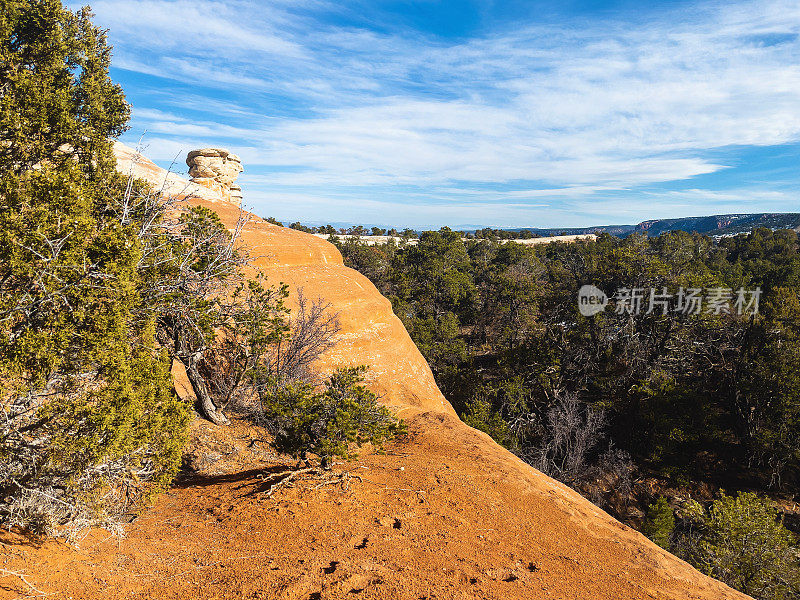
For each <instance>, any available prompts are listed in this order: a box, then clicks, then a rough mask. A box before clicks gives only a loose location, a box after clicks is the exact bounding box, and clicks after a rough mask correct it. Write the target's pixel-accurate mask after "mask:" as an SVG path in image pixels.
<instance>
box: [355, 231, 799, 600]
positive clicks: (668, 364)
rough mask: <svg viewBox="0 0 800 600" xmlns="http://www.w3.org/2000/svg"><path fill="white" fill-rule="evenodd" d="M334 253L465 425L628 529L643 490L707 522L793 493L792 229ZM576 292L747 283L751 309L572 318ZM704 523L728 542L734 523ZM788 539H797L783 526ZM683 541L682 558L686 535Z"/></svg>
mask: <svg viewBox="0 0 800 600" xmlns="http://www.w3.org/2000/svg"><path fill="white" fill-rule="evenodd" d="M339 247H340V249H341V250H342V253H343V254H344V256H345V260H346V263H347V264H348V265H350V266H352V267H354V268H356V269H358V270H359V271H361V272H362V273H364V274H365V275H366V276H367V277H369V278H370V279H371V280H372V281H373V282H374V283H375V285H376V286H377V287H378V288H379V289H380V290H381V292H382V293H383V294H384V295H386V296H387V297H389V298H390V299H391V300H392V303H393V306H394V309H395V312H396V314H397V315H398V316H399V317H400V318H401V319H402V321H403V322H404V324H405V325H406V327H407V329H408V331H409V332H410V333H411V335H412V337H413V338H414V341H415V342H416V343H417V345H418V347H419V348H420V350H421V351H422V352H423V354H424V355H425V357H426V358H427V359H428V361H429V362H430V364H431V366H432V368H433V370H434V374H435V376H436V379H437V383H438V384H439V386H440V387H441V389H442V390H443V392H444V393H445V395H446V397H447V398H448V399H449V400H450V402H451V403H452V404H453V405H454V406H455V407H456V409H457V410H458V412H459V413H460V414H461V415H462V417H463V419H464V420H465V421H466V422H467V423H468V424H470V425H472V426H473V427H476V428H478V429H481V430H483V431H486V432H487V433H489V434H490V435H492V436H493V437H494V438H495V440H497V441H498V442H499V443H501V444H503V445H505V446H506V447H507V448H509V449H510V450H512V451H514V452H515V453H517V454H518V455H519V456H520V457H522V458H523V459H524V460H526V461H527V462H529V463H530V464H531V465H533V466H535V467H536V468H538V469H540V470H542V471H544V472H545V473H547V474H549V475H551V476H553V477H556V478H558V479H560V480H562V481H564V482H565V483H567V484H569V485H571V486H573V487H575V488H576V489H578V490H579V491H581V492H582V493H583V494H584V495H585V496H586V497H587V498H589V499H591V500H592V501H594V502H595V503H597V504H599V505H601V506H602V507H604V508H606V509H608V510H610V511H611V512H613V513H615V514H616V515H617V516H619V517H620V518H621V519H623V520H626V521H627V522H628V523H630V524H632V525H634V526H637V527H642V526H643V522H644V521H645V520H646V519H644V513H645V511H646V510H647V507H648V506H649V505H650V504H652V503H654V502H657V501H658V495H659V493H658V490H662V491H663V492H664V494H667V490H672V492H671V494H672V495H671V496H670V502H671V504H669V505H668V506H669V511H673V510H675V511H678V510H680V502H679V501H678V500H677V498H686V497H687V496H689V497H695V498H698V499H700V500H703V501H704V503H705V504H706V505H707V506H709V507H712V508H711V514H718V513H719V510H722V508H719V510H718V509H716V508H713V506H715V505H713V504H712V502H714V501H716V500H719V501H720V502H723V500H721V498H723V497H722V496H717V497H716V500H715V495H714V493H715V492H714V491H715V490H716V493H717V494H722V493H723V490H726V491H727V490H741V491H749V492H757V493H760V494H761V495H762V497H765V496H766V497H770V498H773V499H775V500H780V499H791V498H793V497H795V495H796V494H797V493H798V491H799V490H800V488H798V485H800V454H798V449H799V448H800V444H798V442H799V441H800V440H798V438H797V432H798V425H800V421H798V419H799V418H800V400H799V399H798V395H797V390H798V383H800V382H799V381H798V379H797V376H798V371H797V369H796V364H797V356H798V352H800V345H798V339H799V338H798V334H800V329H799V327H800V321H799V320H798V319H799V318H800V304H799V303H798V291H799V290H800V287H798V286H800V283H799V282H800V279H798V277H800V245H799V244H798V237H797V234H796V233H795V232H794V231H789V230H783V231H770V230H766V229H760V230H756V231H755V232H753V233H751V234H747V235H740V236H737V237H732V238H726V239H723V240H721V241H719V242H715V241H713V240H712V239H710V238H708V237H703V236H700V235H692V234H687V233H682V232H674V233H669V234H664V235H662V236H660V237H657V238H647V237H645V236H640V235H632V236H629V237H627V238H624V239H619V238H615V237H612V236H610V235H607V234H603V235H601V236H600V237H599V238H598V239H597V240H596V241H588V240H580V241H577V242H575V243H572V244H565V243H552V244H548V245H542V246H523V245H521V244H515V243H500V241H499V240H497V239H483V240H467V241H463V240H462V238H461V235H460V234H459V233H457V232H454V231H451V230H449V229H447V228H444V229H442V230H439V231H431V232H424V233H422V234H421V236H420V240H419V244H418V245H416V246H407V245H402V244H393V243H389V244H386V245H377V246H367V245H365V244H361V243H359V242H358V240H356V239H350V240H347V241H346V242H344V243H341V242H340V243H339ZM587 283H591V284H595V285H598V286H600V287H602V288H604V289H605V291H606V292H607V293H608V294H609V295H613V294H614V292H615V291H616V290H617V289H619V288H640V289H643V290H647V291H648V292H649V290H650V289H651V288H652V289H655V290H658V291H661V290H663V289H664V288H667V289H669V290H673V291H674V290H677V289H679V288H684V289H689V288H698V289H707V288H724V289H732V290H736V289H739V288H746V289H755V288H757V287H760V289H761V290H762V296H761V305H760V310H759V312H758V313H757V314H743V315H738V314H736V311H733V310H731V311H730V313H727V312H721V313H720V314H715V313H714V312H713V311H711V312H709V311H706V310H702V311H701V312H700V313H699V314H687V312H686V311H684V312H680V311H676V308H677V307H676V306H675V305H674V302H675V299H674V298H673V300H672V302H673V304H672V305H669V306H665V307H664V308H663V310H661V309H660V308H659V307H656V310H652V311H648V310H647V308H648V307H647V300H646V298H645V300H644V301H643V306H642V310H641V311H638V313H637V312H635V311H622V312H621V314H617V312H616V311H615V310H613V309H612V308H611V307H609V308H608V309H607V310H606V311H604V312H601V313H600V314H597V315H595V316H592V317H585V316H582V315H581V314H580V312H579V310H578V290H579V288H580V287H581V286H582V285H584V284H587ZM662 313H663V314H662ZM747 498H748V501H751V499H750V497H747ZM759 501H761V500H759ZM725 502H727V500H726V501H725ZM752 502H755V500H752ZM763 502H767V501H766V500H764V501H763ZM660 506H662V508H663V505H660ZM719 506H722V505H719ZM725 506H727V504H726V505H725ZM773 516H775V518H776V519H777V516H776V515H773ZM709 518H710V517H709ZM704 522H705V521H704ZM715 523H716V525H715V526H714V527H717V528H722V529H725V528H727V527H729V524H730V523H732V521H730V520H729V521H725V523H728V524H723V522H722V521H719V522H717V521H715ZM776 523H777V520H776ZM786 525H787V526H788V527H789V528H795V529H796V527H797V523H794V522H792V521H791V515H789V516H788V517H787V522H786ZM730 526H731V527H732V525H730ZM776 526H777V525H776ZM781 527H783V525H781ZM782 531H785V532H786V533H785V535H786V536H787V537H786V539H787V540H792V541H791V542H787V543H789V546H790V547H791V548H794V549H793V550H790V551H788V554H787V556H790V555H792V553H794V556H795V558H793V559H791V560H789V559H787V560H789V562H787V563H786V565H789V564H792V565H795V566H794V567H792V568H796V564H797V563H796V562H792V561H796V552H797V547H796V546H793V544H795V543H796V542H795V541H793V540H794V538H793V537H792V534H790V533H788V531H787V530H782ZM715 535H716V534H715ZM781 535H784V534H781ZM653 537H654V539H656V540H657V541H658V542H659V543H662V544H664V545H668V546H669V547H670V548H672V549H674V550H675V551H678V549H677V547H676V546H674V545H669V544H667V542H665V541H664V538H663V536H662V535H661V534H657V535H656V534H654V536H653ZM682 539H683V540H684V541H683V542H681V545H682V546H685V545H686V544H687V543H688V541H687V540H690V539H693V538H682ZM709 539H710V538H709ZM715 539H716V538H715ZM714 543H716V542H713V543H712V542H710V541H708V540H706V541H704V542H703V543H702V544H700V542H698V544H699V545H697V544H696V545H695V549H694V550H693V551H692V552H695V551H696V552H699V554H693V553H692V552H688V553H685V554H684V555H685V556H687V557H688V558H689V559H690V560H691V561H692V562H693V563H694V564H696V565H698V566H700V567H702V568H704V569H705V570H706V571H708V572H712V573H714V574H716V575H717V576H722V575H721V573H722V572H723V568H722V567H719V566H712V565H711V562H714V560H716V559H712V558H711V557H712V555H713V556H716V554H715V552H716V551H711V550H710V549H711V547H712V546H713V545H714ZM698 548H700V550H698ZM703 549H705V550H703ZM744 554H747V552H746V551H743V552H742V556H744ZM701 555H702V558H701ZM730 560H734V559H730ZM741 560H744V559H743V558H742V559H741ZM708 561H711V562H708ZM715 564H716V563H715ZM725 568H726V569H727V568H728V567H725ZM790 570H791V569H790V568H789V566H786V567H785V569H783V570H782V572H783V574H784V575H785V574H787V573H788V572H789V571H790ZM726 572H727V571H726ZM724 579H725V580H726V581H729V582H732V585H735V586H738V587H739V588H740V589H751V588H750V587H748V586H746V585H745V584H744V583H742V582H741V581H740V580H737V579H736V578H735V577H733V576H729V575H726V576H725V577H724ZM776 585H777V584H776ZM795 585H796V584H795ZM778 589H781V590H783V591H782V592H780V593H779V592H778V591H775V590H778ZM790 589H791V590H792V591H791V593H794V594H796V593H797V588H796V587H794V588H791V587H780V586H778V587H775V588H770V587H769V586H766V587H764V588H763V590H761V591H758V592H757V593H756V592H753V593H755V594H756V596H757V597H763V598H780V597H784V596H781V595H780V594H781V593H786V594H789V593H790V592H787V591H786V590H790ZM769 590H772V591H769ZM787 597H788V596H787Z"/></svg>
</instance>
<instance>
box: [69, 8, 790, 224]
mask: <svg viewBox="0 0 800 600" xmlns="http://www.w3.org/2000/svg"><path fill="white" fill-rule="evenodd" d="M75 6H77V5H72V7H73V8H74V7H75ZM92 8H93V9H94V12H95V13H96V17H95V21H96V22H97V23H98V24H99V25H101V26H103V27H106V28H108V29H109V30H110V31H109V38H110V41H111V43H112V44H113V45H114V63H113V64H114V65H115V66H114V68H113V69H112V76H113V77H114V78H115V79H116V80H117V81H119V82H120V83H122V85H123V87H124V89H125V91H126V94H127V97H128V99H129V101H130V102H131V103H132V105H133V120H132V128H131V131H130V132H129V133H128V134H126V136H125V137H124V138H123V141H125V142H127V143H129V144H131V145H135V144H136V143H137V142H138V140H139V138H140V136H142V134H143V133H145V132H146V133H145V134H144V138H143V143H144V145H145V146H146V150H145V153H146V154H147V155H148V156H150V157H151V158H153V159H154V160H156V162H158V163H159V164H161V165H162V166H165V167H167V166H169V164H170V163H171V162H172V159H173V158H175V157H176V156H177V157H178V162H177V165H176V170H178V171H179V172H181V173H183V172H185V165H184V163H183V159H184V158H185V154H186V152H188V151H189V150H191V149H194V148H199V147H207V146H221V147H225V148H229V149H230V150H231V151H233V152H235V153H237V154H239V155H241V156H242V159H243V162H244V166H245V173H243V174H242V176H241V177H240V183H241V185H242V188H243V191H244V197H245V204H246V205H247V206H248V207H251V208H252V209H253V210H254V211H255V212H256V213H258V214H260V215H263V216H268V215H272V216H275V217H278V218H280V219H283V220H289V221H294V220H300V221H302V222H305V223H318V222H329V221H330V222H343V221H344V222H357V223H370V224H373V223H374V224H383V225H392V226H398V227H405V226H411V227H426V228H427V227H438V226H441V225H450V226H456V227H461V226H468V225H491V226H504V227H512V226H534V227H536V226H541V227H550V226H582V225H584V226H586V225H598V224H610V223H637V222H639V221H641V220H644V219H651V218H667V217H679V216H694V215H705V214H719V213H729V212H762V211H786V212H798V211H800V169H798V167H800V3H798V2H797V0H757V1H749V2H736V1H726V2H687V1H681V0H673V1H663V2H642V1H641V0H639V1H638V2H635V1H632V0H630V1H628V0H625V1H622V0H620V1H617V2H599V1H595V2H590V1H588V0H587V1H578V0H575V1H570V0H562V1H560V2H556V1H552V2H544V1H540V2H537V1H529V2H523V1H519V0H506V1H500V0H498V1H488V0H487V1H478V0H474V1H464V2H445V1H435V0H418V1H401V0H395V1H381V0H361V1H348V0H337V1H333V2H328V1H327V0H291V1H290V0H285V1H284V0H277V1H275V2H251V1H229V0H176V1H166V0H99V1H97V2H94V3H93V4H92Z"/></svg>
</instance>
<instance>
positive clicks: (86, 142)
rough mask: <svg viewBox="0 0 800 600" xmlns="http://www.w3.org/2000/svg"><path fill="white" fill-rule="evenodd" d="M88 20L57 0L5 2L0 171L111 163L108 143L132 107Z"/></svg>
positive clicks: (0, 23) (0, 25)
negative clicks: (110, 70) (110, 74)
mask: <svg viewBox="0 0 800 600" xmlns="http://www.w3.org/2000/svg"><path fill="white" fill-rule="evenodd" d="M90 17H91V14H90V13H89V10H88V9H81V10H79V11H78V12H76V13H72V12H71V11H69V10H66V9H65V8H63V7H62V5H61V2H60V1H58V0H0V82H2V84H0V85H2V93H0V140H2V142H0V172H2V173H8V172H14V173H22V172H24V171H27V170H28V169H30V168H31V167H33V165H35V164H38V163H42V162H44V161H47V162H48V163H49V164H53V165H60V164H63V163H65V162H77V163H78V164H80V166H81V167H82V168H83V169H85V170H89V171H91V170H94V169H97V168H100V169H102V168H108V166H109V164H113V163H110V161H109V155H108V150H109V148H110V142H109V138H112V137H116V136H118V135H119V134H120V133H122V132H123V131H124V130H125V127H126V123H127V121H128V115H129V108H128V106H127V104H126V103H125V98H124V96H123V93H122V89H121V88H120V87H119V86H118V85H116V84H114V83H113V82H112V81H111V80H110V79H109V78H108V68H109V63H110V58H111V49H110V47H109V46H108V45H107V44H106V37H105V33H104V32H103V31H102V30H101V29H99V28H97V27H95V26H94V25H93V24H92V23H91V21H90ZM65 144H66V145H68V146H67V147H65V146H64V145H65Z"/></svg>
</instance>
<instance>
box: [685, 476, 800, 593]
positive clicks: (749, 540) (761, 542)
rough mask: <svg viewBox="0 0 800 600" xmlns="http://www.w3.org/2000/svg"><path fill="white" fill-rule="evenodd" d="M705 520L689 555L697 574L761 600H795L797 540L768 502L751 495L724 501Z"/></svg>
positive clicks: (799, 585) (799, 582)
mask: <svg viewBox="0 0 800 600" xmlns="http://www.w3.org/2000/svg"><path fill="white" fill-rule="evenodd" d="M701 518H702V522H703V526H704V529H703V532H702V534H701V537H700V539H699V540H698V541H697V543H696V544H695V545H694V546H693V547H692V548H691V551H690V553H689V559H690V560H691V562H693V563H694V564H695V565H696V566H697V567H698V568H699V569H701V570H703V571H705V572H706V573H708V574H709V575H712V576H713V577H716V578H717V579H720V580H722V581H724V582H725V583H727V584H728V585H730V586H731V587H734V588H736V589H738V590H740V591H742V592H744V593H745V594H748V595H750V596H752V597H753V598H756V599H758V600H783V599H786V598H796V597H797V594H798V592H800V560H798V559H799V558H800V555H798V551H797V549H796V548H795V547H793V544H794V543H795V538H794V536H793V535H792V534H791V533H790V532H789V531H787V529H786V528H785V527H784V526H783V524H782V523H781V522H780V521H779V520H778V516H777V511H776V510H775V508H774V507H773V506H772V504H771V503H770V502H769V501H768V500H765V499H763V498H759V497H758V496H757V495H756V494H753V493H749V492H745V493H741V494H739V495H738V496H736V497H735V498H734V497H732V496H726V495H723V496H722V497H721V498H720V499H719V500H715V501H714V503H713V504H712V505H711V508H710V509H709V510H708V512H707V513H702V516H701Z"/></svg>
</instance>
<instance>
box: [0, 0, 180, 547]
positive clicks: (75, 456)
mask: <svg viewBox="0 0 800 600" xmlns="http://www.w3.org/2000/svg"><path fill="white" fill-rule="evenodd" d="M109 58H110V49H109V47H108V46H107V45H106V43H105V36H104V34H103V32H102V31H101V30H99V29H98V28H96V27H94V26H93V25H92V24H91V22H90V20H89V13H88V11H86V10H82V11H79V12H78V13H71V12H70V11H67V10H65V9H64V8H63V7H62V6H61V4H60V3H59V2H55V1H52V0H42V1H35V2H34V1H32V0H31V1H8V0H3V1H0V86H1V87H0V91H1V92H2V93H0V381H2V382H3V386H2V391H0V412H2V414H3V419H2V422H0V523H2V524H4V525H21V526H28V527H32V528H33V529H34V530H37V531H42V532H51V531H53V529H54V528H55V527H57V526H58V525H62V524H65V523H73V524H74V523H85V524H90V523H92V522H97V520H98V519H99V520H100V521H104V520H106V519H108V518H111V517H113V516H114V515H115V514H117V513H119V512H120V511H125V510H131V509H134V508H135V506H136V504H137V503H138V502H139V501H141V500H143V499H145V498H147V497H149V496H150V495H151V494H152V493H154V492H156V491H158V490H159V489H163V488H164V487H165V486H166V485H167V484H168V483H169V481H171V479H172V477H173V476H174V474H175V472H176V470H177V468H178V466H179V464H180V459H181V450H182V446H183V443H184V442H185V439H186V430H187V426H188V420H189V415H190V411H189V407H187V406H185V405H184V404H182V403H180V402H179V401H178V400H177V399H176V398H175V397H174V395H173V392H172V389H171V378H170V373H169V367H170V362H169V360H168V357H167V356H166V355H165V354H163V353H162V352H161V351H160V350H159V349H158V347H157V344H156V343H155V339H154V338H155V334H154V331H155V320H154V319H155V317H154V313H156V312H157V310H156V307H155V306H153V305H152V304H151V300H152V298H151V297H150V296H149V293H148V290H149V289H150V288H149V287H148V285H147V284H146V282H147V281H148V279H152V278H151V277H150V275H146V274H145V273H144V272H143V269H144V268H145V266H146V265H149V264H151V263H149V262H148V259H147V256H146V255H147V254H148V250H147V240H146V239H144V238H143V237H142V236H141V235H140V234H141V232H142V231H143V230H144V229H145V223H146V222H148V221H147V218H149V217H150V216H152V215H145V214H143V213H142V212H141V211H139V212H137V211H136V210H128V209H129V208H130V203H129V201H131V199H132V196H133V195H134V194H139V193H141V192H143V191H144V190H143V189H142V188H141V186H139V185H134V186H133V188H132V189H126V188H127V185H126V182H125V181H124V179H123V178H122V177H120V176H119V175H118V174H117V173H116V171H115V170H114V164H115V163H114V158H113V156H112V154H111V142H110V141H109V138H111V137H113V136H116V135H118V134H119V133H120V132H122V131H123V130H124V127H125V123H126V122H127V119H128V106H127V104H126V103H125V101H124V97H123V95H122V91H121V90H120V88H119V86H117V85H115V84H113V83H112V82H111V80H110V79H109V77H108V66H109Z"/></svg>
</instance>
